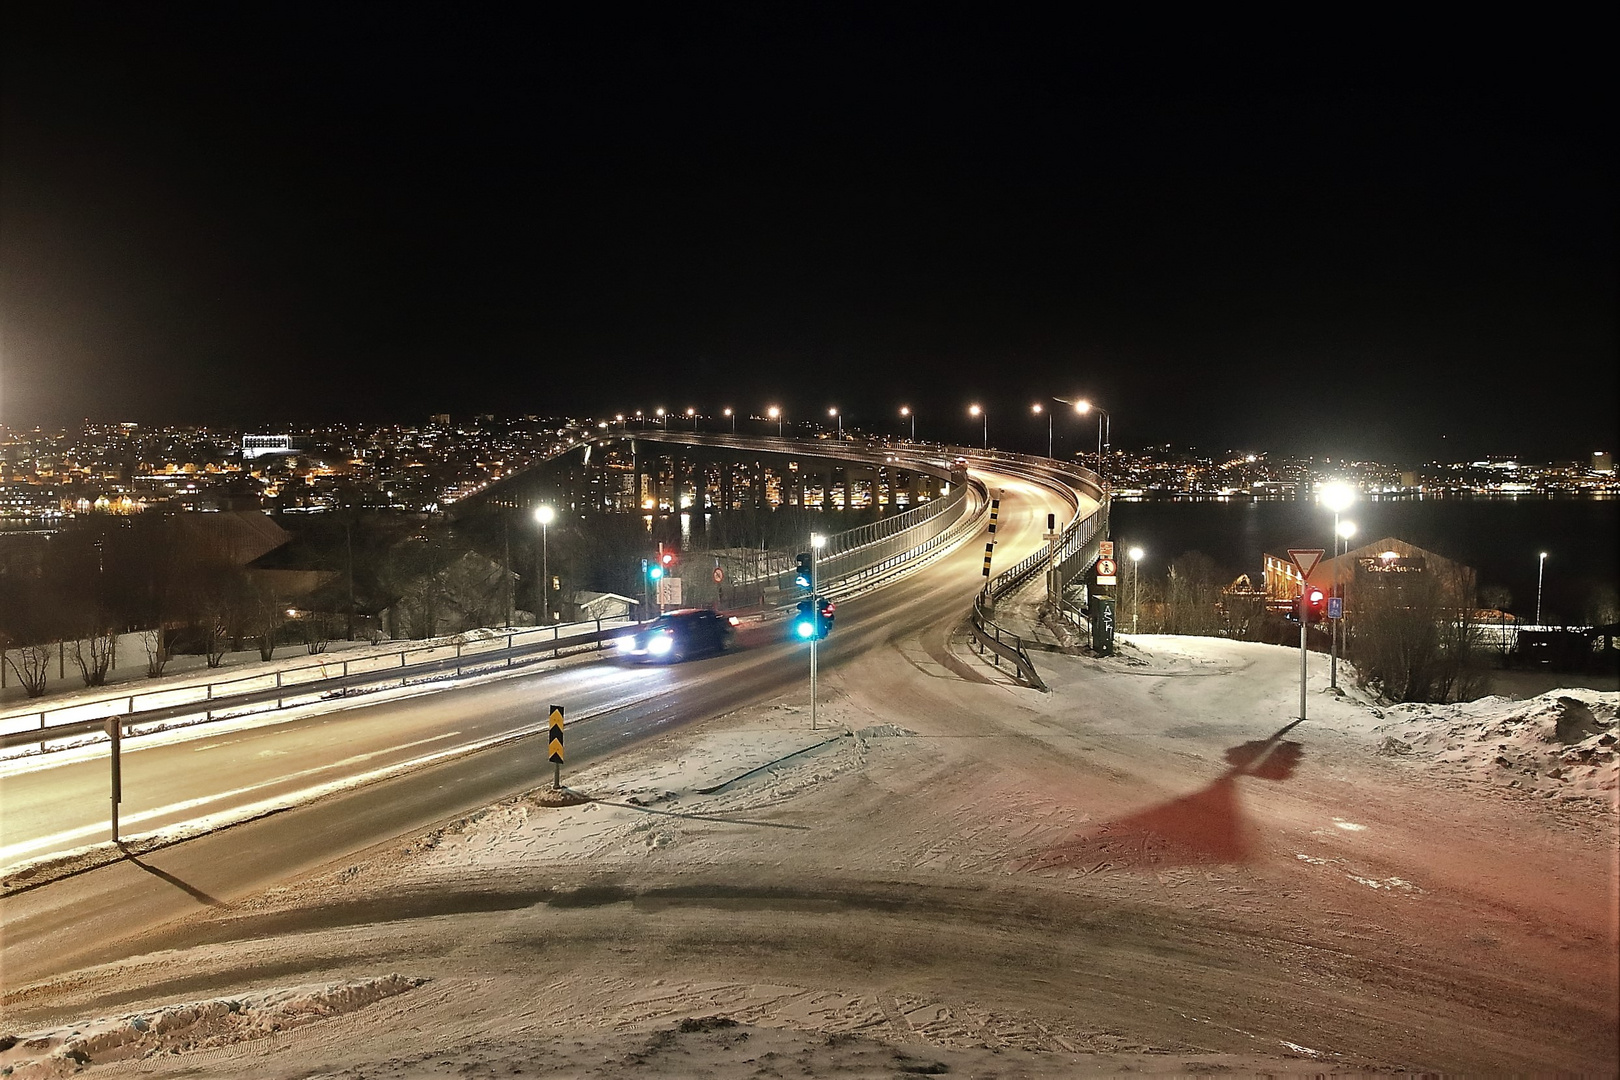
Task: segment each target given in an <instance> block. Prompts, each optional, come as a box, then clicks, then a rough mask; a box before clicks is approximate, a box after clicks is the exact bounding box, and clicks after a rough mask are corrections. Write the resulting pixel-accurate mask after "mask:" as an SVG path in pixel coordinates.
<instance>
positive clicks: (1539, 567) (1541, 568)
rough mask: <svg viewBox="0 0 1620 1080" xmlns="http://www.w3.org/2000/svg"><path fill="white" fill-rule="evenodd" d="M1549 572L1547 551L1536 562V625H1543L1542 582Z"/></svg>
mask: <svg viewBox="0 0 1620 1080" xmlns="http://www.w3.org/2000/svg"><path fill="white" fill-rule="evenodd" d="M1546 573H1547V553H1546V552H1545V551H1543V552H1542V553H1541V559H1540V561H1539V562H1537V563H1536V625H1537V626H1540V625H1541V582H1542V579H1543V578H1544V577H1545V575H1546Z"/></svg>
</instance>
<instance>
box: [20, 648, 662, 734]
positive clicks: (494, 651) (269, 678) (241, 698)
mask: <svg viewBox="0 0 1620 1080" xmlns="http://www.w3.org/2000/svg"><path fill="white" fill-rule="evenodd" d="M628 625H632V624H631V623H630V622H629V621H628V620H623V619H615V620H605V621H604V620H601V619H596V620H593V621H592V622H589V623H570V624H567V625H558V626H549V627H534V628H532V629H528V630H513V631H508V632H506V633H503V634H492V635H490V636H489V637H485V638H475V639H472V640H466V639H453V640H450V641H440V642H434V643H431V644H427V645H420V646H416V647H410V648H403V649H391V650H389V651H387V652H382V653H373V654H371V655H369V656H357V657H350V658H346V659H342V660H338V659H335V658H334V659H332V660H327V661H321V662H317V663H312V664H305V665H301V666H298V667H293V668H280V669H277V670H275V671H265V672H258V673H256V674H251V675H238V676H234V677H232V678H227V679H215V680H210V681H207V682H201V683H190V684H187V685H185V686H171V687H165V688H161V689H153V690H145V691H131V692H127V693H123V694H117V695H110V696H107V697H98V698H95V699H94V700H91V701H77V702H71V703H67V704H63V705H58V706H52V707H46V708H42V709H29V710H26V711H13V712H9V713H7V714H5V715H3V716H0V747H5V746H17V745H23V744H27V743H37V742H45V741H47V740H50V739H56V738H63V737H69V736H73V735H83V734H87V733H90V732H96V731H100V730H102V728H103V727H104V726H105V724H106V723H107V721H108V720H111V719H114V718H116V719H117V721H118V722H119V723H120V724H122V725H124V726H125V728H133V727H135V726H138V725H147V724H158V723H162V722H164V721H168V720H173V719H177V718H180V717H188V716H197V715H201V716H202V717H203V719H204V720H205V721H206V720H212V719H217V718H218V715H217V714H220V713H232V714H236V713H239V712H240V711H242V710H243V709H248V708H252V707H254V706H260V705H266V704H270V703H273V705H271V707H272V708H276V709H280V708H286V707H290V706H292V705H299V704H306V703H308V702H311V701H315V700H320V699H323V698H328V697H331V696H333V695H335V694H346V693H347V692H348V691H350V690H355V689H361V688H364V687H368V686H385V685H386V686H391V685H400V686H404V685H407V684H409V683H410V682H412V681H417V682H420V681H424V680H426V679H429V678H431V677H434V676H444V675H446V674H450V673H454V674H456V675H461V674H464V673H465V672H467V671H468V670H477V669H480V668H489V667H494V666H499V667H512V666H514V665H515V664H517V663H518V662H519V661H522V662H524V663H532V662H535V661H538V660H545V659H556V658H558V657H560V656H562V655H563V654H564V653H565V652H578V651H581V650H583V649H590V648H593V647H594V648H595V649H597V650H600V649H601V648H602V647H603V644H604V643H605V642H606V641H608V640H610V639H611V638H613V637H615V636H617V634H618V633H619V632H620V631H621V630H622V628H623V627H625V626H628ZM548 653H549V654H550V655H549V656H548V655H547V654H548Z"/></svg>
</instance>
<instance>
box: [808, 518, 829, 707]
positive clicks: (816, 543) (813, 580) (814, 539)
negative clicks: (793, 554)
mask: <svg viewBox="0 0 1620 1080" xmlns="http://www.w3.org/2000/svg"><path fill="white" fill-rule="evenodd" d="M826 546H827V538H826V537H825V536H823V535H822V534H821V533H811V534H810V585H811V596H810V602H811V604H813V605H814V606H815V608H816V616H815V618H816V621H817V625H818V627H819V624H820V620H821V613H820V608H821V597H820V596H817V595H815V590H816V589H817V588H820V586H821V582H820V581H819V580H818V579H817V576H816V560H818V559H819V558H820V557H821V549H822V548H824V547H826ZM820 636H821V635H820V634H811V635H810V730H811V731H814V730H816V638H818V637H820Z"/></svg>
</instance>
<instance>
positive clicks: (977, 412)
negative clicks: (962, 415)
mask: <svg viewBox="0 0 1620 1080" xmlns="http://www.w3.org/2000/svg"><path fill="white" fill-rule="evenodd" d="M968 415H969V416H982V417H984V448H985V449H986V450H988V449H990V414H989V413H988V412H986V411H985V410H984V409H981V408H979V407H978V406H977V405H969V406H968Z"/></svg>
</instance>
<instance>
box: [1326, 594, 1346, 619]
mask: <svg viewBox="0 0 1620 1080" xmlns="http://www.w3.org/2000/svg"><path fill="white" fill-rule="evenodd" d="M1327 616H1328V618H1330V619H1342V618H1344V597H1342V596H1330V597H1328V611H1327Z"/></svg>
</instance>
